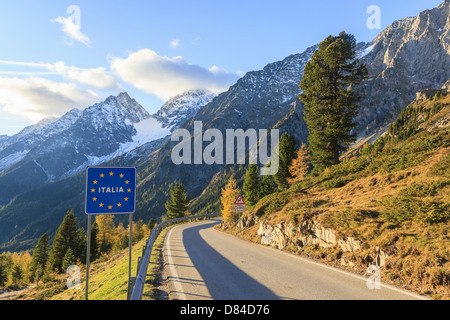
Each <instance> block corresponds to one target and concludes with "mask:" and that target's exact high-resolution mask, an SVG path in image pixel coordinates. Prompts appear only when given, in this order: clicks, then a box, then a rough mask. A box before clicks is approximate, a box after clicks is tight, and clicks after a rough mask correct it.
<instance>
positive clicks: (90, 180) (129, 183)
mask: <svg viewBox="0 0 450 320" xmlns="http://www.w3.org/2000/svg"><path fill="white" fill-rule="evenodd" d="M85 203H86V214H88V215H89V214H92V215H97V214H125V213H134V212H135V203H136V168H134V167H131V168H115V167H88V168H87V169H86V201H85Z"/></svg>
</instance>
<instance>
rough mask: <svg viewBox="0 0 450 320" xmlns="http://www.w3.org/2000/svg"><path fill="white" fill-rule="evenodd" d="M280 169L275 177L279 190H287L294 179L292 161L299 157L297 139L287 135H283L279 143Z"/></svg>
mask: <svg viewBox="0 0 450 320" xmlns="http://www.w3.org/2000/svg"><path fill="white" fill-rule="evenodd" d="M278 150H279V151H278V152H279V168H278V172H277V173H276V174H275V175H274V179H275V182H276V183H277V185H278V189H280V190H285V189H287V188H289V183H288V179H290V178H292V176H291V173H290V172H289V167H290V166H291V164H292V160H293V159H294V158H295V157H296V155H297V150H296V142H295V138H294V137H293V136H291V135H289V134H287V133H283V134H282V135H281V138H280V142H279V148H278Z"/></svg>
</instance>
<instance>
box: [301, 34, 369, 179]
mask: <svg viewBox="0 0 450 320" xmlns="http://www.w3.org/2000/svg"><path fill="white" fill-rule="evenodd" d="M355 48H356V41H355V37H354V36H353V35H351V34H347V33H345V32H341V33H340V34H339V36H337V37H334V36H328V37H327V38H326V39H325V40H324V41H322V42H321V43H320V44H319V49H318V50H316V51H315V52H314V54H313V56H312V57H311V60H310V61H309V62H308V63H307V64H306V66H305V69H304V72H303V80H302V81H301V83H300V88H301V90H302V91H303V93H302V94H300V95H299V99H300V100H301V101H302V102H303V103H304V112H303V114H304V118H305V121H306V124H307V126H308V130H309V136H308V142H309V145H310V150H311V153H312V155H311V162H312V164H313V165H314V171H315V173H320V172H321V171H323V169H324V168H326V167H330V166H332V165H335V164H338V163H339V154H340V152H341V151H344V150H346V149H347V148H348V146H349V145H350V144H351V143H352V142H354V141H355V133H352V132H351V130H352V129H353V128H354V127H355V123H354V122H353V118H354V117H355V116H356V115H357V113H358V104H357V103H358V101H359V97H358V96H357V95H356V94H355V92H354V91H353V87H354V85H356V84H358V83H360V82H361V81H363V80H364V79H365V78H366V77H367V68H366V66H365V65H364V64H360V63H359V61H358V59H356V50H355Z"/></svg>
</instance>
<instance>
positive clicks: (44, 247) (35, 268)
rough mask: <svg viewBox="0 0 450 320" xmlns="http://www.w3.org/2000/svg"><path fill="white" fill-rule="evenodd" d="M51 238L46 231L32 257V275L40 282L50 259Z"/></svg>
mask: <svg viewBox="0 0 450 320" xmlns="http://www.w3.org/2000/svg"><path fill="white" fill-rule="evenodd" d="M49 242H50V241H49V238H48V235H47V234H46V233H45V234H44V235H42V236H41V237H40V238H39V240H38V242H37V244H36V247H35V248H34V251H33V256H32V259H31V265H30V271H31V275H32V277H33V278H34V279H35V280H36V281H37V282H39V280H40V279H41V277H42V275H43V274H44V271H45V267H46V265H47V261H48V254H49Z"/></svg>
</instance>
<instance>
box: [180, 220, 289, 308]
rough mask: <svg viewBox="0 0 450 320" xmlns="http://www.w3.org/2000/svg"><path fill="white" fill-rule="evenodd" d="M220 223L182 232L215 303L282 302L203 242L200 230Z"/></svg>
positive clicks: (215, 222) (189, 251)
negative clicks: (224, 301)
mask: <svg viewBox="0 0 450 320" xmlns="http://www.w3.org/2000/svg"><path fill="white" fill-rule="evenodd" d="M216 224H217V221H211V223H207V224H202V225H199V226H194V227H191V228H187V229H185V230H183V243H184V246H185V248H186V251H187V253H188V255H189V258H190V259H191V261H192V263H193V264H194V266H195V267H196V269H197V271H198V272H199V274H200V275H201V277H202V278H203V280H204V281H205V284H206V286H207V288H208V290H209V292H210V294H211V296H212V298H213V299H214V300H279V299H280V297H278V296H277V295H275V294H274V293H273V292H272V291H271V290H269V289H268V288H267V287H265V286H263V285H262V284H260V283H259V282H258V281H256V280H255V279H253V278H252V277H250V276H249V275H248V274H246V273H245V272H243V271H242V270H240V269H239V268H238V267H237V266H235V265H234V264H232V263H231V262H230V261H228V260H227V259H225V258H224V257H223V256H222V255H221V254H219V253H218V252H217V251H216V250H214V248H212V247H211V246H210V245H209V244H208V243H206V242H205V240H203V238H202V237H201V235H200V231H201V230H203V229H208V228H211V227H213V226H214V225H216Z"/></svg>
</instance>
